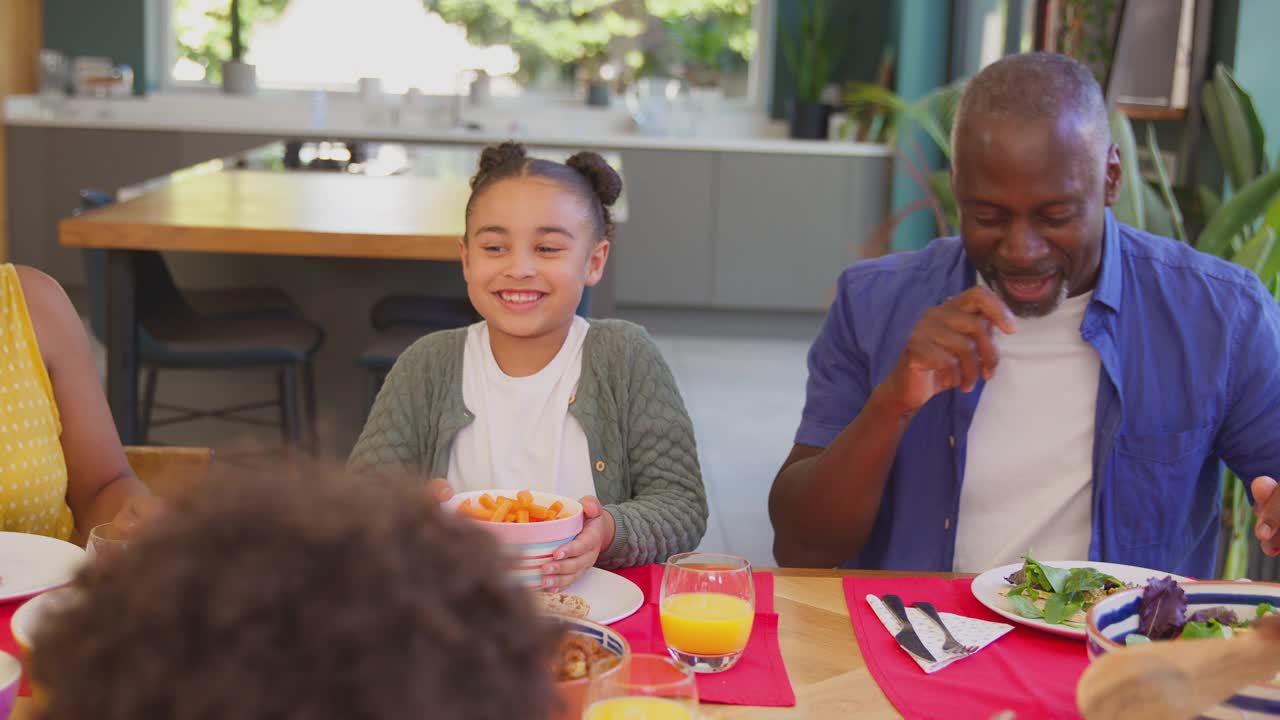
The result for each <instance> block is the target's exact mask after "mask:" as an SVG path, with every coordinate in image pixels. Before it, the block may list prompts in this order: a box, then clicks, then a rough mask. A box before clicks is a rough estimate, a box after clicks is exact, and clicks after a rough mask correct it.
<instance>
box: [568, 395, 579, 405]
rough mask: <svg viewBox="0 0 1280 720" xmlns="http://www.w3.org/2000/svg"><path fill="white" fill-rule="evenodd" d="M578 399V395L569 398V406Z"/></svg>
mask: <svg viewBox="0 0 1280 720" xmlns="http://www.w3.org/2000/svg"><path fill="white" fill-rule="evenodd" d="M577 399H578V393H574V394H572V395H570V396H569V404H570V405H572V404H573V403H574V402H575V401H576V400H577Z"/></svg>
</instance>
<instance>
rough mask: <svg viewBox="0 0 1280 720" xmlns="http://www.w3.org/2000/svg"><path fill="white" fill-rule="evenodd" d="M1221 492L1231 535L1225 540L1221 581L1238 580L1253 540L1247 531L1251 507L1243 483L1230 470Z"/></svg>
mask: <svg viewBox="0 0 1280 720" xmlns="http://www.w3.org/2000/svg"><path fill="white" fill-rule="evenodd" d="M1223 491H1224V495H1225V496H1226V503H1225V505H1226V507H1225V508H1223V514H1224V515H1226V516H1227V518H1229V519H1230V522H1231V531H1230V533H1231V534H1230V536H1229V537H1228V539H1227V554H1226V560H1225V562H1224V563H1223V568H1222V579H1223V580H1239V579H1240V578H1242V577H1244V576H1245V574H1246V573H1247V572H1248V568H1249V546H1250V544H1251V541H1252V539H1253V534H1252V533H1251V532H1249V531H1250V530H1251V529H1252V528H1253V524H1252V523H1251V522H1250V519H1251V518H1252V516H1253V507H1252V506H1251V505H1250V504H1249V499H1248V498H1247V497H1246V496H1245V492H1244V483H1243V482H1240V478H1238V477H1236V474H1235V473H1233V472H1231V471H1230V470H1227V471H1226V474H1225V476H1224V477H1223Z"/></svg>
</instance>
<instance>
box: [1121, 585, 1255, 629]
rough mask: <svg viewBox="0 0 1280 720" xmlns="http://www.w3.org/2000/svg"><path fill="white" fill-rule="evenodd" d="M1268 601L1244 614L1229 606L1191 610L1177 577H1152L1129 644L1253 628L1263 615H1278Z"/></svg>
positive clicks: (1145, 591)
mask: <svg viewBox="0 0 1280 720" xmlns="http://www.w3.org/2000/svg"><path fill="white" fill-rule="evenodd" d="M1276 614H1277V611H1276V609H1275V608H1274V607H1272V606H1271V605H1270V604H1268V603H1260V604H1259V605H1257V606H1256V607H1255V608H1254V611H1253V614H1252V616H1249V615H1246V616H1245V617H1240V616H1239V615H1237V614H1236V611H1235V610H1232V609H1231V608H1226V607H1209V608H1203V609H1200V610H1196V611H1195V612H1193V613H1190V614H1188V613H1187V593H1186V591H1185V590H1183V589H1182V586H1181V585H1179V584H1178V581H1177V580H1174V579H1173V578H1172V577H1168V576H1166V577H1165V578H1163V579H1152V580H1151V581H1150V582H1148V583H1147V587H1146V588H1145V589H1144V590H1143V591H1142V597H1141V598H1140V599H1139V600H1138V629H1137V631H1136V632H1132V633H1129V634H1128V635H1126V636H1125V638H1124V641H1125V644H1126V645H1140V644H1143V643H1149V642H1151V641H1152V640H1178V639H1182V640H1196V639H1203V638H1229V637H1231V636H1232V635H1234V634H1238V633H1242V632H1249V631H1250V629H1251V626H1252V625H1253V623H1254V622H1256V621H1257V620H1260V619H1261V618H1264V617H1267V616H1270V615H1276Z"/></svg>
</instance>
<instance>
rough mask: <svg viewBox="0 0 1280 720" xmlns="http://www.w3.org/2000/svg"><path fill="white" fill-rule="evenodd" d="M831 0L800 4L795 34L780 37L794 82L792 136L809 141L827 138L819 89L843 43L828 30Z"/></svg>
mask: <svg viewBox="0 0 1280 720" xmlns="http://www.w3.org/2000/svg"><path fill="white" fill-rule="evenodd" d="M830 20H831V2H830V0H810V2H806V3H801V4H800V18H799V23H798V24H797V28H796V32H795V34H794V35H793V34H791V33H783V34H782V52H783V56H784V57H785V58H786V61H787V66H788V67H789V68H790V70H791V75H792V77H794V78H795V81H796V92H795V96H794V98H793V101H792V106H791V137H793V138H804V139H812V140H820V139H825V138H826V137H827V120H828V119H829V118H830V115H831V108H830V107H829V106H828V105H826V104H824V103H823V102H822V90H823V88H825V87H826V85H827V81H828V80H830V79H831V70H832V68H833V67H834V65H835V61H836V58H838V57H839V56H840V54H841V52H842V50H843V41H842V38H841V36H840V35H839V34H838V33H837V32H836V28H834V27H831V24H830Z"/></svg>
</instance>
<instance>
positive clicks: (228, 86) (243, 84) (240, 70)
mask: <svg viewBox="0 0 1280 720" xmlns="http://www.w3.org/2000/svg"><path fill="white" fill-rule="evenodd" d="M230 20H231V59H230V60H228V61H227V62H225V63H223V64H222V91H223V92H226V93H230V94H232V95H251V94H253V93H254V91H256V90H257V85H258V83H257V72H256V69H255V68H254V67H253V66H252V65H250V64H248V63H246V62H245V61H244V43H243V42H242V41H241V33H242V28H241V22H240V0H231V13H230Z"/></svg>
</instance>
